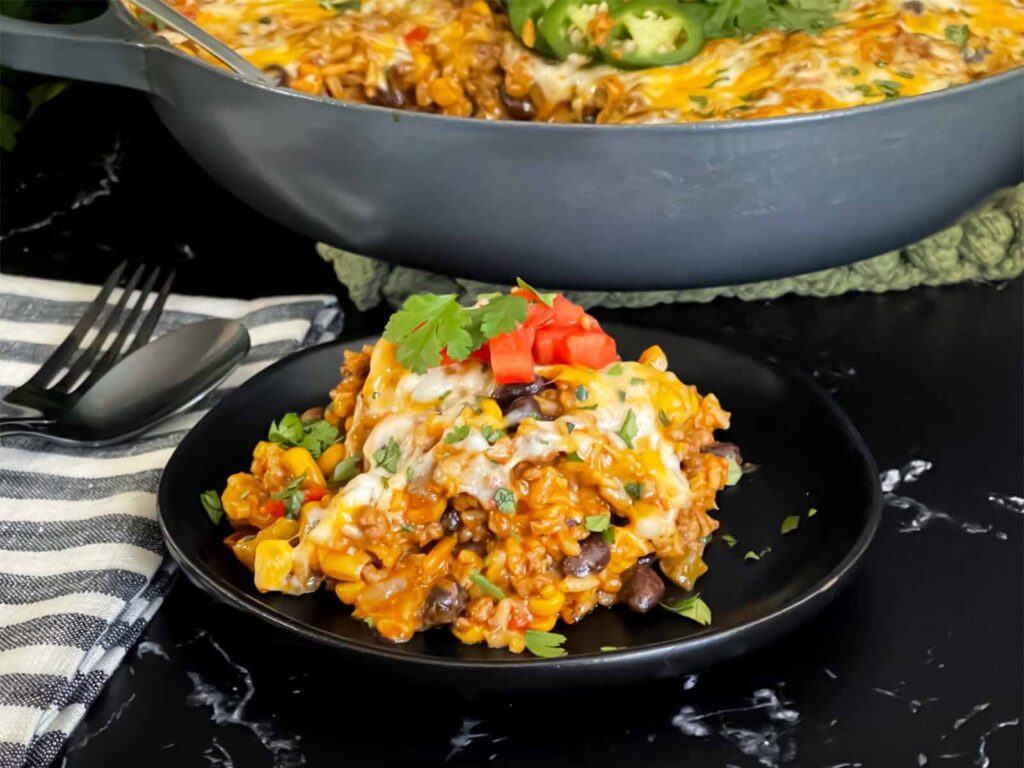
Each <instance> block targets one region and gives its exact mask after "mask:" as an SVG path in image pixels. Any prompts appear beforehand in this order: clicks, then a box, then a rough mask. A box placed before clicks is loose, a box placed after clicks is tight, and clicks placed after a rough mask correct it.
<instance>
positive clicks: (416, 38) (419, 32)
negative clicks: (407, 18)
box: [405, 27, 430, 45]
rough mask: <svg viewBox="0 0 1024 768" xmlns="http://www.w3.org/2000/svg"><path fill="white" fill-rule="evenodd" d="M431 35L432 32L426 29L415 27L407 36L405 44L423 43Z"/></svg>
mask: <svg viewBox="0 0 1024 768" xmlns="http://www.w3.org/2000/svg"><path fill="white" fill-rule="evenodd" d="M429 34H430V30H429V29H427V28H426V27H413V28H412V29H411V30H410V31H409V32H406V34H405V42H407V43H409V44H410V45H412V44H413V43H422V42H423V41H424V40H426V39H427V35H429Z"/></svg>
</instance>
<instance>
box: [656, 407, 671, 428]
mask: <svg viewBox="0 0 1024 768" xmlns="http://www.w3.org/2000/svg"><path fill="white" fill-rule="evenodd" d="M658 420H659V421H660V422H661V424H662V426H664V427H667V426H668V425H669V424H671V423H672V421H671V420H670V419H669V417H668V414H667V413H665V412H664V411H658Z"/></svg>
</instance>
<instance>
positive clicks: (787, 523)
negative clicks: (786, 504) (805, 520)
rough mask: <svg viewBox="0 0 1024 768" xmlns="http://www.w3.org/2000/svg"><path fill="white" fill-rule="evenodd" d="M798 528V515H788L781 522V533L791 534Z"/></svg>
mask: <svg viewBox="0 0 1024 768" xmlns="http://www.w3.org/2000/svg"><path fill="white" fill-rule="evenodd" d="M799 527H800V515H790V516H789V517H787V518H786V519H785V520H783V521H782V532H783V533H792V532H793V531H795V530H796V529H797V528H799Z"/></svg>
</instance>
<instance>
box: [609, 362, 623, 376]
mask: <svg viewBox="0 0 1024 768" xmlns="http://www.w3.org/2000/svg"><path fill="white" fill-rule="evenodd" d="M620 373H622V363H615V365H613V366H612V367H611V368H609V369H608V375H609V376H618V375H619V374H620Z"/></svg>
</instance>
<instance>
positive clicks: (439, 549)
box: [422, 536, 455, 578]
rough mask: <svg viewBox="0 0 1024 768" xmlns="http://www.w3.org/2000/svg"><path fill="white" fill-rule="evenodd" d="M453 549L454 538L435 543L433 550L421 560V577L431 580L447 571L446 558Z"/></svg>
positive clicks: (449, 537) (450, 537)
mask: <svg viewBox="0 0 1024 768" xmlns="http://www.w3.org/2000/svg"><path fill="white" fill-rule="evenodd" d="M454 548H455V537H454V536H448V537H446V538H443V539H441V540H440V541H439V542H437V544H435V545H434V548H433V549H431V550H430V552H429V553H428V554H427V556H426V557H425V558H423V568H422V571H423V575H424V576H425V577H427V578H432V577H434V576H437V575H439V574H441V573H444V572H445V571H447V570H448V558H449V556H450V555H451V552H452V549H454Z"/></svg>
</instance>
